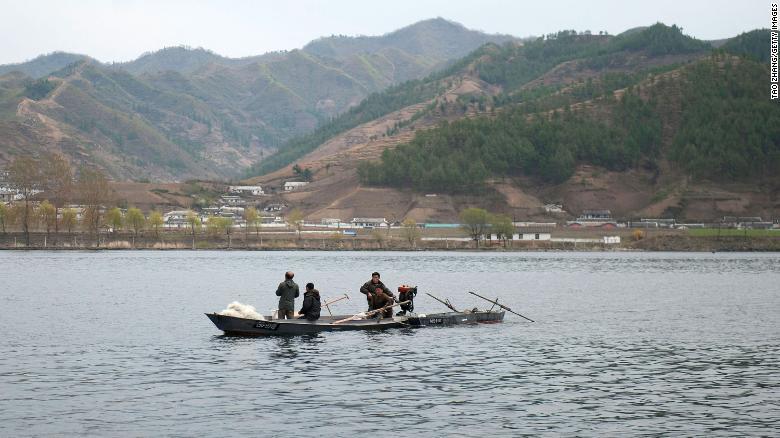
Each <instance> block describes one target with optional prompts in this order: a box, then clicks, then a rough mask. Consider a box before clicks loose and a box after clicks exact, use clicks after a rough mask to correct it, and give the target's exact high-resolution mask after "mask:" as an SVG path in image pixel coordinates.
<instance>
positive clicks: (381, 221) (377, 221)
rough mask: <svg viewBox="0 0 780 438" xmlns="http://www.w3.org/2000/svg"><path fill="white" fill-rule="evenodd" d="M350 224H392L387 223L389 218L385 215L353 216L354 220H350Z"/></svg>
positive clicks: (378, 226)
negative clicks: (384, 216)
mask: <svg viewBox="0 0 780 438" xmlns="http://www.w3.org/2000/svg"><path fill="white" fill-rule="evenodd" d="M350 224H351V225H352V226H353V227H357V228H382V227H389V226H390V224H389V223H387V220H386V219H385V218H383V217H380V218H376V217H356V218H352V222H350Z"/></svg>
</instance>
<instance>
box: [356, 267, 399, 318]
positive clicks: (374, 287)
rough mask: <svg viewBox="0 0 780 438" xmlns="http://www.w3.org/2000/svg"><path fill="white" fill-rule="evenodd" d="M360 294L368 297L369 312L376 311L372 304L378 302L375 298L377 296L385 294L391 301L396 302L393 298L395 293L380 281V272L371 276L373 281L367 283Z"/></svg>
mask: <svg viewBox="0 0 780 438" xmlns="http://www.w3.org/2000/svg"><path fill="white" fill-rule="evenodd" d="M360 293H362V294H363V295H365V296H366V301H367V302H368V310H374V308H373V305H372V303H374V302H375V301H376V300H375V298H376V295H377V294H381V293H384V294H385V295H387V296H388V297H389V298H390V300H391V301H395V297H394V296H393V293H392V292H391V291H390V289H388V288H387V286H385V284H384V283H382V281H381V280H379V272H374V273H372V274H371V280H369V281H367V282H366V283H365V284H364V285H363V287H361V288H360Z"/></svg>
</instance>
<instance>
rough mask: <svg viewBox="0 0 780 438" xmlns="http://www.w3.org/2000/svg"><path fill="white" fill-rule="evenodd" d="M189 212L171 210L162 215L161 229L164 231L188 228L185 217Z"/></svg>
mask: <svg viewBox="0 0 780 438" xmlns="http://www.w3.org/2000/svg"><path fill="white" fill-rule="evenodd" d="M188 214H189V210H173V211H169V212H167V213H165V214H163V228H164V229H166V230H181V229H185V228H187V227H189V225H190V224H189V223H188V222H187V215H188Z"/></svg>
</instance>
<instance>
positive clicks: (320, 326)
mask: <svg viewBox="0 0 780 438" xmlns="http://www.w3.org/2000/svg"><path fill="white" fill-rule="evenodd" d="M206 316H208V318H209V319H210V320H211V322H213V323H214V325H215V326H217V328H218V329H220V330H222V331H223V332H225V334H226V335H232V336H269V335H270V336H285V335H288V336H294V335H308V334H314V333H320V332H335V331H347V330H383V329H388V328H395V327H409V324H408V323H407V320H408V319H409V318H408V317H406V316H397V317H392V318H383V319H356V320H351V321H345V322H342V323H338V324H336V322H338V321H344V320H346V319H349V318H351V317H352V316H353V315H333V316H329V315H328V316H321V317H320V319H318V320H316V321H309V320H306V319H271V318H270V317H268V318H267V319H265V320H262V319H261V320H257V319H247V318H237V317H235V316H226V315H220V314H217V313H207V314H206Z"/></svg>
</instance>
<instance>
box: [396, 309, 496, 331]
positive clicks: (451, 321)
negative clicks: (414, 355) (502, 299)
mask: <svg viewBox="0 0 780 438" xmlns="http://www.w3.org/2000/svg"><path fill="white" fill-rule="evenodd" d="M503 320H504V311H487V310H485V311H477V312H447V313H428V314H419V315H412V316H410V317H409V320H408V321H407V323H408V324H409V325H411V326H412V327H430V326H451V325H460V324H491V323H499V322H502V321H503Z"/></svg>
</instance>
